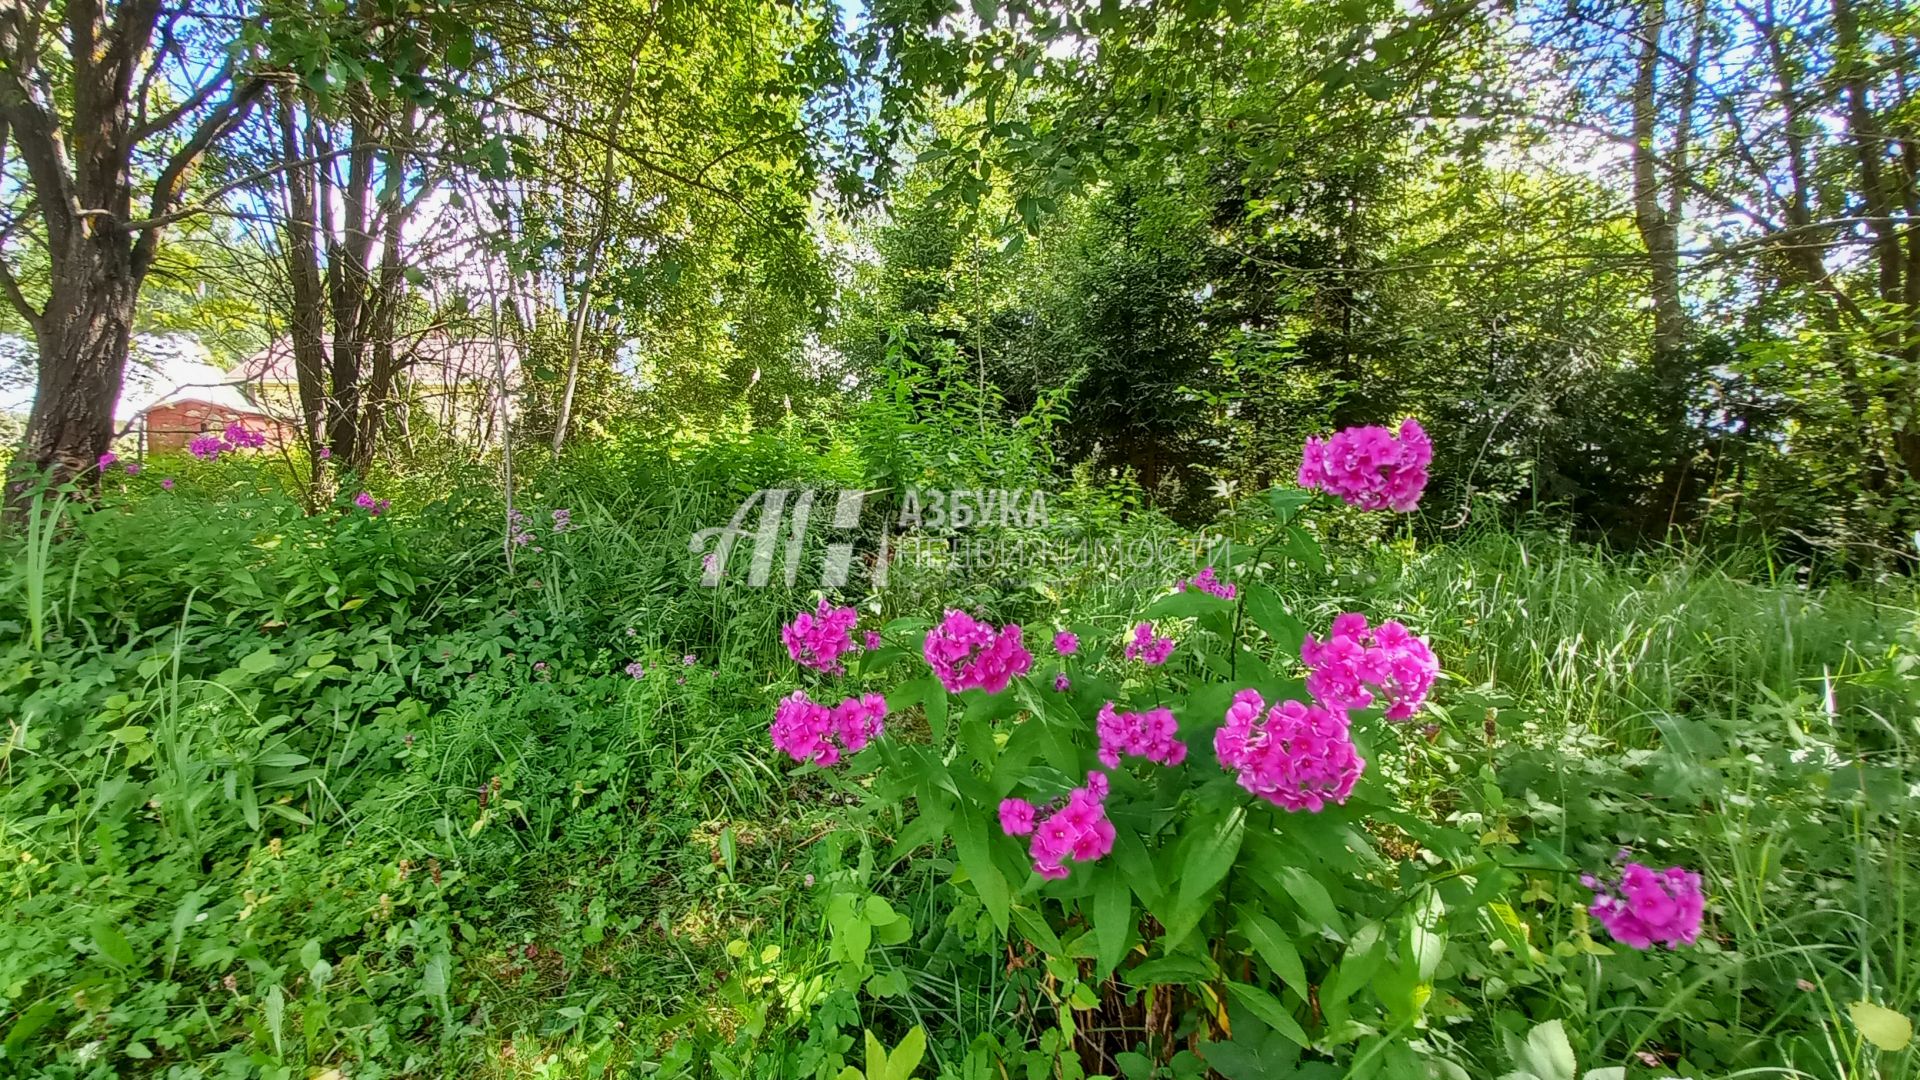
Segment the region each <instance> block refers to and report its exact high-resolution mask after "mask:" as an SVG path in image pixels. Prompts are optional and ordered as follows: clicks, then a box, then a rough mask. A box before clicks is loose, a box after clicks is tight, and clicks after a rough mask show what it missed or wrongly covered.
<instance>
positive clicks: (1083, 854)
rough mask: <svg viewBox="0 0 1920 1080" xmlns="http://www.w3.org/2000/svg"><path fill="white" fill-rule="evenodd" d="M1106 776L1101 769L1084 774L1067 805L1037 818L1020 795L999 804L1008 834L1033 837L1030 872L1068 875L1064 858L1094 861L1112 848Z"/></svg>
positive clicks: (1052, 876)
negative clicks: (1017, 797)
mask: <svg viewBox="0 0 1920 1080" xmlns="http://www.w3.org/2000/svg"><path fill="white" fill-rule="evenodd" d="M1106 803H1107V778H1106V775H1105V774H1104V773H1099V772H1091V773H1088V774H1087V782H1086V783H1085V784H1084V785H1082V786H1080V787H1077V788H1074V789H1073V790H1072V791H1070V792H1068V793H1067V801H1066V805H1064V806H1062V807H1060V808H1059V809H1058V810H1055V811H1054V812H1053V813H1051V814H1049V815H1047V817H1046V818H1045V819H1044V820H1040V821H1036V820H1035V818H1037V817H1038V816H1039V811H1038V810H1037V809H1036V808H1035V807H1034V806H1033V804H1031V803H1029V802H1026V801H1025V800H1023V799H1008V800H1006V801H1005V802H1002V803H1001V804H1000V828H1001V829H1002V830H1003V831H1005V832H1006V833H1007V835H1009V836H1026V835H1027V834H1029V833H1031V834H1032V835H1033V840H1032V841H1031V842H1030V843H1029V844H1028V846H1027V853H1028V854H1029V855H1031V856H1032V857H1033V872H1034V873H1036V874H1039V875H1040V876H1041V877H1043V878H1047V879H1049V880H1058V879H1060V878H1064V877H1066V876H1067V866H1066V863H1067V860H1068V859H1072V860H1073V861H1074V862H1077V863H1086V862H1093V861H1094V860H1096V859H1099V858H1101V857H1103V856H1105V855H1106V854H1107V852H1109V851H1112V850H1113V837H1114V830H1113V822H1112V821H1109V820H1108V819H1107V805H1106Z"/></svg>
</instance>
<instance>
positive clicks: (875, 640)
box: [861, 630, 880, 652]
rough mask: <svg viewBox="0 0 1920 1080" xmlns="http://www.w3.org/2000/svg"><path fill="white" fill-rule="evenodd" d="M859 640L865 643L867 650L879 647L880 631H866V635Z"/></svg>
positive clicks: (871, 650) (870, 650)
mask: <svg viewBox="0 0 1920 1080" xmlns="http://www.w3.org/2000/svg"><path fill="white" fill-rule="evenodd" d="M861 641H862V642H863V643H865V645H866V647H867V651H868V652H873V651H875V650H876V649H878V648H880V631H878V630H869V631H867V633H866V636H865V637H863V638H861Z"/></svg>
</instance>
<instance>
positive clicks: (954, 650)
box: [921, 611, 1033, 694]
mask: <svg viewBox="0 0 1920 1080" xmlns="http://www.w3.org/2000/svg"><path fill="white" fill-rule="evenodd" d="M921 652H922V654H923V655H924V656H925V657H926V659H927V666H928V667H931V668H932V669H933V673H934V675H935V676H937V677H938V678H939V680H940V685H941V686H944V687H946V688H947V690H948V691H950V692H953V693H959V692H960V691H962V690H971V689H974V688H975V687H978V688H980V689H982V690H985V691H986V692H987V693H989V694H997V693H999V692H1000V691H1002V690H1005V689H1006V688H1007V684H1008V683H1009V682H1011V681H1012V680H1013V677H1014V676H1016V675H1025V674H1026V673H1027V672H1028V671H1029V670H1031V669H1032V667H1033V655H1032V654H1031V653H1029V652H1027V650H1026V647H1025V646H1023V645H1021V644H1020V626H1019V624H1018V623H1008V624H1007V625H1005V626H1003V627H1001V628H1000V629H999V630H997V631H996V630H995V629H994V628H993V625H992V624H991V623H984V622H981V621H979V620H977V619H975V618H973V617H972V616H971V615H968V614H967V613H966V612H964V611H948V612H947V617H946V618H945V619H942V620H941V621H940V625H938V626H936V627H934V628H933V629H932V630H929V631H928V632H927V640H926V643H925V645H924V646H923V647H922V649H921Z"/></svg>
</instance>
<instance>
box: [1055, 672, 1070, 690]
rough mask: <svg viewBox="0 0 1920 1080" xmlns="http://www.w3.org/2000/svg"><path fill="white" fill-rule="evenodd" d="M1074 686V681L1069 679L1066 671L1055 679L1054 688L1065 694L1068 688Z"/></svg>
mask: <svg viewBox="0 0 1920 1080" xmlns="http://www.w3.org/2000/svg"><path fill="white" fill-rule="evenodd" d="M1072 685H1073V681H1072V680H1070V679H1068V678H1067V673H1066V672H1064V671H1063V672H1061V673H1059V674H1058V675H1055V676H1054V677H1053V688H1054V689H1055V690H1058V691H1059V692H1061V693H1063V694H1064V693H1066V692H1067V687H1069V686H1072Z"/></svg>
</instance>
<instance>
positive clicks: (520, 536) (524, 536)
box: [507, 508, 533, 547]
mask: <svg viewBox="0 0 1920 1080" xmlns="http://www.w3.org/2000/svg"><path fill="white" fill-rule="evenodd" d="M528 524H529V523H528V521H527V515H525V514H523V513H521V512H520V511H519V510H516V509H513V508H508V510H507V538H508V539H510V540H512V541H513V545H514V546H515V547H526V546H527V545H528V544H531V543H533V530H532V529H529V528H528V527H527V526H528Z"/></svg>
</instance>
